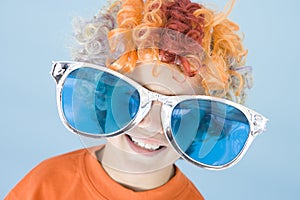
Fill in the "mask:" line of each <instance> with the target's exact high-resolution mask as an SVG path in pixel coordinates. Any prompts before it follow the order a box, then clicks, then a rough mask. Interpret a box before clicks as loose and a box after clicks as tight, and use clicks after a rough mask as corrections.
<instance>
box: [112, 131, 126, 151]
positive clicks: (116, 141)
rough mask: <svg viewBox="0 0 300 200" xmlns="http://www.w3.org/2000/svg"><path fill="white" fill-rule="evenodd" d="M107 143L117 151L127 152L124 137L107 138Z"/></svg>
mask: <svg viewBox="0 0 300 200" xmlns="http://www.w3.org/2000/svg"><path fill="white" fill-rule="evenodd" d="M107 142H108V143H110V144H111V145H113V146H114V147H116V148H117V149H122V150H125V149H126V148H127V145H126V140H125V136H124V135H118V136H115V137H111V138H107Z"/></svg>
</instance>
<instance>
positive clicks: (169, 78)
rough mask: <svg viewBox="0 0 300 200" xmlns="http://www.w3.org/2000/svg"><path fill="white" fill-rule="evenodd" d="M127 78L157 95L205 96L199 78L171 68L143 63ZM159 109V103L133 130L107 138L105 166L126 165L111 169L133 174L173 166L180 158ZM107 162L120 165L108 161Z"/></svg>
mask: <svg viewBox="0 0 300 200" xmlns="http://www.w3.org/2000/svg"><path fill="white" fill-rule="evenodd" d="M126 76H127V77H129V78H131V79H133V80H135V81H136V82H138V83H140V84H141V85H142V86H144V87H145V88H147V89H149V90H151V91H154V92H156V93H159V94H164V95H184V94H185V95H195V94H204V90H203V88H201V84H200V81H201V79H200V78H199V77H186V76H185V75H184V74H183V73H182V72H181V71H179V70H178V69H177V68H175V66H171V65H166V64H161V63H160V64H159V65H157V64H156V63H142V64H139V65H138V66H137V67H136V68H135V69H134V71H132V72H131V73H129V74H126ZM161 106H162V105H161V103H160V102H153V104H152V107H151V110H150V111H149V113H148V114H147V115H146V117H145V118H144V119H143V120H142V121H141V122H140V123H139V124H137V125H136V126H135V127H134V128H133V129H132V130H130V131H128V132H126V133H125V134H122V135H119V136H115V137H112V138H109V139H108V142H107V144H106V147H105V149H106V152H111V154H112V155H110V156H111V157H110V156H109V155H108V154H107V153H106V155H105V158H103V161H104V162H105V160H106V161H107V164H108V165H119V164H120V163H127V166H120V167H118V166H112V167H114V168H122V170H126V171H133V172H138V171H139V170H140V171H141V172H144V171H154V170H158V169H160V168H163V167H166V166H168V165H170V164H173V163H174V162H175V161H176V160H177V159H178V158H179V155H178V154H177V153H176V152H175V151H174V150H173V148H172V146H171V145H170V144H169V142H168V141H167V138H166V136H165V133H164V131H163V128H162V120H163V119H161ZM118 156H119V158H117V159H116V157H118ZM109 158H112V159H113V160H116V161H119V162H118V163H115V162H114V161H109V160H110V159H109ZM126 159H127V161H126ZM121 160H124V162H121ZM130 162H131V163H132V164H133V165H132V166H131V165H130Z"/></svg>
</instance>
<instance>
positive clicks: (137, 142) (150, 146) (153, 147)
mask: <svg viewBox="0 0 300 200" xmlns="http://www.w3.org/2000/svg"><path fill="white" fill-rule="evenodd" d="M131 140H132V141H133V143H134V144H135V145H137V146H139V147H141V148H144V149H146V150H150V151H155V150H157V149H158V148H159V145H155V144H145V143H143V142H142V141H140V140H138V139H136V138H133V137H131Z"/></svg>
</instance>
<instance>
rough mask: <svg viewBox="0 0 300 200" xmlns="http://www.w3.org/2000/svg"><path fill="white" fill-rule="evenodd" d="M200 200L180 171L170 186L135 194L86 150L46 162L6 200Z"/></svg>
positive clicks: (27, 177)
mask: <svg viewBox="0 0 300 200" xmlns="http://www.w3.org/2000/svg"><path fill="white" fill-rule="evenodd" d="M15 199H16V200H20V199H22V200H43V199H47V200H52V199H53V200H54V199H55V200H60V199H62V200H67V199H72V200H73V199H80V200H81V199H82V200H89V199H92V200H94V199H97V200H98V199H100V200H109V199H113V200H157V199H164V200H179V199H180V200H200V199H203V197H202V196H201V194H200V193H199V192H198V190H197V189H196V187H195V186H194V185H193V184H192V182H191V181H189V180H188V178H187V177H186V176H185V175H184V174H183V173H182V172H181V171H180V170H179V169H178V168H176V174H175V176H174V177H173V178H172V179H171V180H170V181H169V182H167V183H166V184H164V185H162V186H160V187H158V188H155V189H152V190H147V191H142V192H135V191H132V190H130V189H127V188H125V187H123V186H122V185H120V184H118V183H117V182H115V181H114V180H113V179H111V178H110V177H109V176H108V175H107V174H106V172H105V171H104V169H103V168H102V166H101V165H100V164H99V162H98V161H97V160H96V159H95V158H94V157H93V156H92V155H91V153H89V152H88V150H86V149H81V150H77V151H74V152H70V153H67V154H64V155H60V156H57V157H54V158H51V159H48V160H45V161H43V162H42V163H40V164H39V165H38V166H37V167H35V168H34V169H33V170H32V171H31V172H29V173H28V174H27V175H26V176H25V177H24V178H23V179H22V180H21V181H20V182H19V183H18V184H17V185H16V186H15V188H13V189H12V190H11V191H10V193H9V194H8V195H7V196H6V198H5V200H15Z"/></svg>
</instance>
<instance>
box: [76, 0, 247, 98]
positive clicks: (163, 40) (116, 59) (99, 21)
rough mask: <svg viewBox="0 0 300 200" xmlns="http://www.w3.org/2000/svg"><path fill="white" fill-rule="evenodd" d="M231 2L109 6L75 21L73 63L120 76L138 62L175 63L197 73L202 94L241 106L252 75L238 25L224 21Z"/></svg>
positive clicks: (120, 0)
mask: <svg viewBox="0 0 300 200" xmlns="http://www.w3.org/2000/svg"><path fill="white" fill-rule="evenodd" d="M234 3H235V0H229V2H228V5H227V7H226V8H227V9H225V10H224V11H223V12H216V11H214V10H212V9H209V8H207V7H205V6H204V5H202V4H199V3H194V2H191V1H190V0H144V1H143V0H116V1H114V2H109V3H108V6H107V7H105V8H104V9H102V11H101V12H100V13H99V14H98V15H96V16H94V18H93V19H91V20H83V19H76V21H75V23H74V28H75V38H76V41H77V42H78V43H79V45H76V47H74V48H73V59H74V60H76V61H84V62H90V63H94V64H98V65H102V66H103V65H106V66H107V67H109V68H111V69H114V70H117V71H119V72H121V73H127V72H130V71H132V70H133V69H134V68H135V67H136V64H137V63H138V62H145V61H156V62H163V63H170V64H175V65H176V66H178V68H179V69H180V70H181V71H182V72H183V73H184V74H186V75H187V76H195V75H200V76H201V77H202V82H201V86H202V87H203V88H204V89H205V93H206V95H211V96H218V97H222V98H226V99H229V100H233V101H235V102H238V103H244V101H245V97H246V93H245V90H246V89H247V88H250V87H251V85H252V75H251V67H247V66H245V59H246V55H247V50H246V49H245V48H244V46H243V44H242V37H241V36H240V35H239V32H238V31H239V26H238V25H237V24H235V23H234V22H232V21H230V20H229V19H228V15H229V13H230V12H231V10H232V8H233V5H234Z"/></svg>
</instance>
